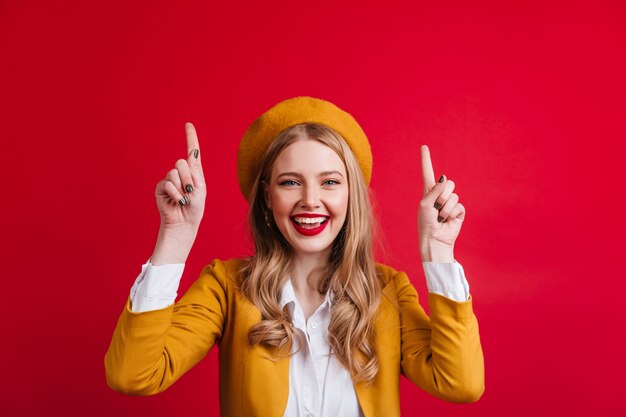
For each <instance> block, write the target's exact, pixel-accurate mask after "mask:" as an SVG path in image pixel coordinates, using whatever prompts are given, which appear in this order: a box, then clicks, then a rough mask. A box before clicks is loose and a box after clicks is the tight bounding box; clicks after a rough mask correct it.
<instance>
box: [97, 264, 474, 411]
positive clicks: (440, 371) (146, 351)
mask: <svg viewBox="0 0 626 417" xmlns="http://www.w3.org/2000/svg"><path fill="white" fill-rule="evenodd" d="M240 264H241V260H239V259H231V260H228V261H220V260H215V261H213V262H212V263H211V264H210V265H207V266H205V267H204V268H203V269H202V272H201V274H200V277H199V278H198V279H197V280H196V281H195V283H194V284H193V285H192V286H191V287H190V288H189V290H188V291H187V292H186V293H185V295H184V296H183V297H181V299H180V300H179V301H178V303H176V304H175V305H173V306H170V307H167V308H164V309H162V310H155V311H148V312H143V313H133V312H131V310H130V304H129V301H127V302H126V306H125V308H124V311H123V312H122V315H121V316H120V318H119V321H118V323H117V327H116V328H115V332H114V333H113V338H112V340H111V344H110V346H109V349H108V351H107V353H106V355H105V359H104V364H105V371H106V379H107V383H108V385H109V386H110V387H111V388H113V389H114V390H116V391H120V392H123V393H126V394H133V395H151V394H156V393H158V392H161V391H163V390H165V389H167V388H168V387H169V386H170V385H171V384H173V383H174V382H175V381H176V380H177V379H178V378H180V377H181V376H182V375H183V374H184V373H185V372H187V371H188V370H189V369H190V368H191V367H193V366H194V365H195V364H197V363H198V362H199V361H200V360H201V359H202V358H204V356H205V355H206V354H207V352H208V351H209V349H211V347H213V345H214V344H215V343H216V342H217V343H218V345H219V366H220V372H219V378H220V408H221V415H222V416H224V417H231V416H232V417H251V416H253V417H254V416H259V417H283V414H284V411H285V408H286V406H287V398H288V395H289V363H290V360H289V358H288V357H287V358H284V359H278V360H276V357H275V356H272V355H271V353H272V352H271V349H269V348H265V347H262V346H254V347H249V346H248V341H247V335H248V330H249V329H250V327H251V326H252V325H254V324H255V323H257V322H259V321H260V320H261V313H260V312H259V310H258V309H257V308H256V307H255V306H253V305H252V304H251V303H250V302H249V301H247V300H246V299H245V298H244V296H243V294H242V293H241V291H240V290H239V284H240V277H239V274H238V270H239V266H240ZM377 268H378V271H379V272H380V274H379V275H380V279H382V281H383V282H382V285H383V296H382V297H381V302H380V305H379V307H378V310H377V312H376V316H375V323H374V329H375V338H376V351H377V353H378V357H379V364H380V367H379V371H378V374H377V376H376V378H375V380H374V383H373V385H372V386H369V387H368V386H367V385H366V384H364V383H358V384H355V390H356V394H357V397H358V400H359V404H360V406H361V409H362V410H363V413H364V415H365V417H379V416H381V417H382V416H384V417H395V416H400V398H399V389H400V373H402V374H403V375H405V376H406V377H407V378H409V380H411V381H413V383H415V384H416V385H417V386H418V387H420V388H422V389H423V390H425V391H427V392H429V393H430V394H432V395H434V396H437V397H440V398H443V399H445V400H448V401H453V402H472V401H476V400H478V399H479V398H480V396H481V395H482V393H483V391H484V365H483V352H482V348H481V344H480V337H479V334H478V322H477V321H476V317H475V316H474V313H473V310H472V300H471V299H470V300H469V301H467V302H455V301H452V300H450V299H448V298H446V297H442V296H439V295H436V294H430V293H429V295H428V302H429V305H430V309H431V318H430V319H429V318H428V316H427V315H426V314H425V312H424V310H423V309H422V307H421V306H420V305H419V303H418V297H417V292H416V291H415V288H414V287H413V285H411V283H410V281H409V278H408V277H407V275H406V274H405V273H404V272H396V271H395V270H393V269H392V268H390V267H388V266H385V265H381V264H377Z"/></svg>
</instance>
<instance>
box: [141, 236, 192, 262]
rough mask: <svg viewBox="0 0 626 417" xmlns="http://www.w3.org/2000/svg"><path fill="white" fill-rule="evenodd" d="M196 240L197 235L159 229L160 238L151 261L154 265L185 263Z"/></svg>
mask: <svg viewBox="0 0 626 417" xmlns="http://www.w3.org/2000/svg"><path fill="white" fill-rule="evenodd" d="M195 239H196V233H195V232H194V233H190V232H186V233H185V232H183V231H179V230H170V229H165V228H161V229H159V237H158V239H157V243H156V245H155V247H154V252H153V253H152V257H151V259H150V263H152V265H165V264H179V263H185V262H186V261H187V257H188V256H189V252H191V248H192V246H193V243H194V241H195Z"/></svg>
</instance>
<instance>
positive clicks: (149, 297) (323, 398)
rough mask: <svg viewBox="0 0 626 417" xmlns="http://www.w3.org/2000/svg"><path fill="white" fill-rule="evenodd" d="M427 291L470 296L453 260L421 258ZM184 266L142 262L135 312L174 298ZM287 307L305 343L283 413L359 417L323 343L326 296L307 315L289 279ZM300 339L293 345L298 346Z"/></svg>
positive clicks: (133, 295)
mask: <svg viewBox="0 0 626 417" xmlns="http://www.w3.org/2000/svg"><path fill="white" fill-rule="evenodd" d="M422 266H423V268H424V274H425V276H426V284H427V286H428V291H429V292H432V293H436V294H439V295H442V296H444V297H448V298H450V299H452V300H454V301H467V300H468V299H469V284H468V283H467V279H466V278H465V272H464V271H463V267H462V266H461V264H460V263H458V262H457V261H456V260H455V261H454V262H453V263H452V262H450V263H434V262H422ZM184 267H185V264H169V265H158V266H156V265H152V264H151V263H150V260H148V262H146V263H145V264H143V265H142V267H141V273H140V274H139V276H138V277H137V279H136V280H135V283H134V284H133V286H132V288H131V290H130V299H131V308H132V311H133V312H145V311H151V310H159V309H162V308H165V307H168V306H170V305H172V304H173V303H174V300H175V299H176V295H177V290H178V285H179V283H180V278H181V277H182V274H183V269H184ZM285 305H287V306H288V310H289V314H290V315H291V319H292V323H293V324H294V326H295V327H296V329H297V331H298V332H300V333H301V334H302V335H304V345H303V346H302V349H300V351H299V352H298V353H296V354H295V355H293V356H291V359H290V363H289V398H288V401H287V407H286V409H285V414H284V417H331V416H333V417H334V416H342V417H363V412H362V411H361V407H360V406H359V402H358V399H357V396H356V391H355V390H354V384H353V382H352V379H351V377H350V373H349V372H348V371H347V370H346V369H345V368H344V367H343V366H342V365H341V364H340V363H339V361H338V360H337V359H336V357H335V356H334V355H330V345H329V344H328V341H327V336H328V326H329V324H330V310H331V308H332V303H331V298H330V294H328V293H327V294H326V296H325V298H324V302H323V303H322V304H321V305H320V306H319V307H318V308H317V310H316V311H315V312H314V313H313V314H312V315H311V316H310V317H309V319H308V320H305V318H304V312H303V310H302V307H301V306H300V303H299V302H298V299H297V297H296V295H295V292H294V289H293V286H292V284H291V280H287V281H286V282H285V284H284V285H283V287H282V289H281V294H280V307H281V309H282V308H283V307H284V306H285ZM297 347H298V341H297V340H296V341H295V343H294V344H293V347H292V353H293V352H295V351H296V350H297Z"/></svg>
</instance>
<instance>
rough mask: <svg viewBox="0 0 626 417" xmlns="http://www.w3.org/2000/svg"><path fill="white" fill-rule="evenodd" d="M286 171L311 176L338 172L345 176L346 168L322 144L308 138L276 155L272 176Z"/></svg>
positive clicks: (296, 142) (329, 149) (335, 155)
mask: <svg viewBox="0 0 626 417" xmlns="http://www.w3.org/2000/svg"><path fill="white" fill-rule="evenodd" d="M287 171H289V172H299V173H302V174H313V175H315V174H317V173H320V172H327V171H339V172H341V173H342V174H343V175H344V176H345V175H346V167H345V165H344V163H343V161H342V160H341V158H340V157H339V155H337V153H336V152H335V151H334V150H332V149H331V148H329V147H328V146H326V145H325V144H324V143H322V142H320V141H318V140H315V139H310V138H302V139H299V140H297V141H295V142H294V143H292V144H290V145H289V146H287V147H286V148H285V149H283V150H282V151H281V153H280V154H279V155H278V157H277V158H276V161H274V166H273V167H272V176H275V175H279V174H280V173H281V172H287Z"/></svg>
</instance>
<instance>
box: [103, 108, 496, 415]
mask: <svg viewBox="0 0 626 417" xmlns="http://www.w3.org/2000/svg"><path fill="white" fill-rule="evenodd" d="M186 133H187V146H188V158H187V159H186V160H184V159H180V160H179V161H177V162H176V165H175V169H172V170H171V171H169V172H168V174H167V176H166V178H165V179H164V180H162V181H161V182H159V184H158V185H157V189H156V199H157V207H158V209H159V212H160V215H161V229H160V231H159V237H158V240H157V244H156V247H155V250H154V253H153V254H152V257H151V258H150V260H149V261H148V262H147V263H146V264H145V265H144V266H143V267H142V272H141V274H140V275H139V277H138V278H137V280H136V281H135V284H134V285H133V287H132V288H131V294H130V297H129V300H128V301H127V304H126V306H125V308H124V310H123V312H122V315H121V317H120V319H119V321H118V324H117V327H116V329H115V332H114V334H113V339H112V341H111V345H110V347H109V350H108V351H107V354H106V357H105V369H106V376H107V382H108V384H109V386H110V387H111V388H113V389H115V390H118V391H120V392H124V393H129V394H136V395H150V394H155V393H158V392H160V391H163V390H165V389H166V388H167V387H169V386H170V385H171V384H173V383H174V382H175V381H176V380H177V379H178V378H179V377H181V376H182V375H183V374H184V373H185V372H186V371H187V370H189V369H190V368H191V367H193V366H194V365H195V364H196V363H198V362H199V361H200V360H201V359H202V358H203V357H204V356H205V355H206V354H207V352H208V351H209V350H210V349H211V348H212V347H213V346H214V345H215V344H216V343H217V344H218V345H219V363H220V373H219V375H220V407H221V415H223V416H242V417H243V416H246V417H247V416H263V417H268V416H269V417H273V416H275V417H281V416H347V417H357V416H366V417H374V416H399V415H400V405H399V404H400V403H399V385H400V381H399V379H400V374H401V373H402V374H403V375H405V376H406V377H407V378H409V379H410V380H411V381H413V382H414V383H415V384H416V385H417V386H419V387H420V388H422V389H424V390H425V391H427V392H429V393H431V394H432V395H435V396H437V397H440V398H443V399H446V400H449V401H454V402H471V401H476V400H477V399H478V398H480V396H481V395H482V393H483V390H484V366H483V354H482V348H481V344H480V337H479V333H478V323H477V320H476V317H475V315H474V313H473V310H472V300H471V297H470V296H469V287H468V284H467V281H466V279H465V276H464V272H463V268H462V267H461V265H460V264H459V263H458V262H456V261H455V260H454V254H453V247H454V242H455V240H456V238H457V236H458V234H459V231H460V228H461V223H462V222H463V219H464V216H465V208H464V207H463V206H462V205H461V204H460V203H459V198H458V195H457V194H455V193H453V189H454V183H453V182H452V181H451V180H448V179H447V178H445V176H443V175H442V176H441V177H440V178H439V181H437V182H435V176H434V172H433V168H432V163H431V160H430V155H429V151H428V148H427V147H426V146H422V148H421V158H422V173H423V181H424V196H423V198H422V200H421V202H420V207H419V211H418V226H419V227H418V231H419V239H420V251H421V253H420V254H421V258H422V262H423V266H424V270H425V275H426V278H427V284H428V288H429V294H428V301H429V304H430V308H431V318H430V319H429V318H428V316H427V315H426V314H425V312H424V310H423V309H422V307H421V306H420V304H419V303H418V297H417V293H416V291H415V288H414V287H413V286H412V285H411V283H410V281H409V279H408V277H407V275H406V274H405V273H403V272H397V271H395V270H394V269H392V268H391V267H389V266H385V265H382V264H377V263H375V262H374V259H373V254H372V242H371V230H372V225H373V221H374V219H373V216H372V211H371V207H370V202H369V194H368V189H367V187H368V184H369V179H370V177H371V169H372V157H371V151H370V147H369V143H368V141H367V137H366V136H365V133H364V132H363V131H362V129H361V128H360V126H359V125H358V123H357V122H356V121H355V120H354V119H353V118H352V116H350V115H349V114H348V113H346V112H345V111H343V110H341V109H339V108H338V107H336V106H335V105H333V104H331V103H329V102H327V101H324V100H319V99H315V98H311V97H296V98H292V99H289V100H286V101H283V102H281V103H279V104H277V105H276V106H274V107H272V108H271V109H270V110H268V111H267V112H265V113H264V114H263V115H262V116H261V117H259V118H258V119H257V120H256V121H255V122H254V123H253V124H252V125H251V126H250V128H249V129H248V131H247V132H246V134H245V135H244V137H243V139H242V141H241V144H240V148H239V155H238V169H239V171H238V174H239V183H240V187H241V191H242V193H243V194H244V196H245V197H246V199H247V200H248V201H249V203H250V212H249V213H250V214H249V223H250V228H251V232H252V236H253V239H254V245H255V253H254V255H253V256H251V257H249V258H246V259H230V260H226V261H221V260H214V261H213V262H212V263H211V264H210V265H207V266H206V267H205V268H204V269H203V270H202V272H201V273H200V276H199V278H198V279H197V280H196V281H195V283H194V284H193V285H192V286H191V287H190V288H189V290H188V291H187V292H186V293H185V295H184V296H183V297H182V298H181V299H180V300H179V301H178V302H177V303H175V304H174V300H175V298H176V291H177V288H178V282H179V280H180V277H181V275H182V270H183V266H184V262H185V261H186V259H187V255H188V254H189V251H190V250H191V247H192V245H193V242H194V240H195V238H196V234H197V230H198V227H199V224H200V221H201V219H202V215H203V212H204V204H205V197H206V187H205V182H204V176H203V172H202V163H201V157H200V148H199V144H198V139H197V137H196V132H195V130H194V127H193V126H192V125H191V124H187V125H186Z"/></svg>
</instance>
